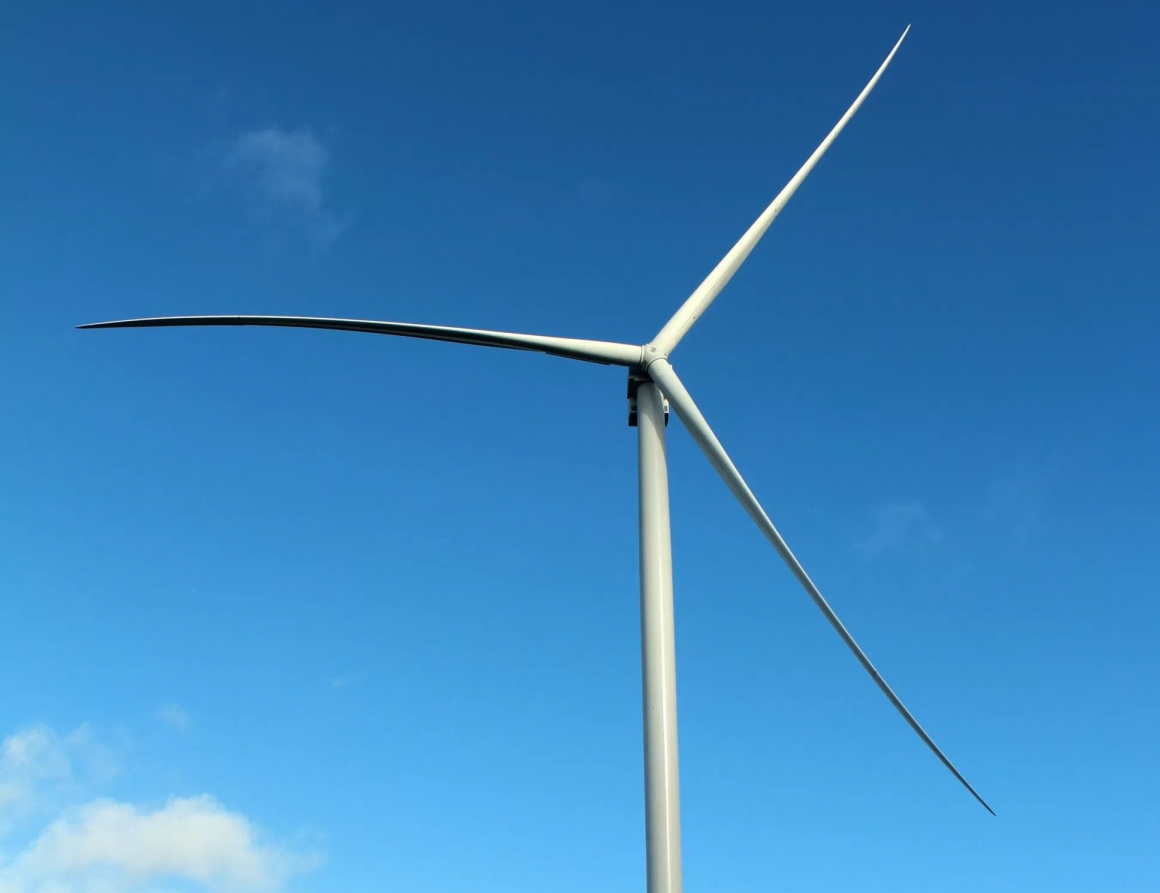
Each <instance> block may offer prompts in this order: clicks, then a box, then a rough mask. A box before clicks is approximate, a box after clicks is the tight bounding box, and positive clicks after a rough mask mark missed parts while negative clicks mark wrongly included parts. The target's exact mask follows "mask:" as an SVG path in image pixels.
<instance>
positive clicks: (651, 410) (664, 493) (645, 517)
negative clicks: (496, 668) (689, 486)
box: [637, 381, 681, 893]
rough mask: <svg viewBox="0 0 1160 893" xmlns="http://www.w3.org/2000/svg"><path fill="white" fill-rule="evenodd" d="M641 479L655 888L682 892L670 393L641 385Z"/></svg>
mask: <svg viewBox="0 0 1160 893" xmlns="http://www.w3.org/2000/svg"><path fill="white" fill-rule="evenodd" d="M637 430H638V433H639V444H640V447H639V453H638V470H639V477H640V638H641V668H642V671H643V676H644V791H645V835H646V838H645V840H646V847H647V859H648V893H681V794H680V779H679V771H678V760H677V662H676V652H675V647H674V640H673V552H672V542H671V539H670V535H669V472H668V461H667V459H666V456H665V412H664V398H663V397H662V396H661V392H660V390H659V389H658V388H657V386H656V385H655V384H653V383H652V382H651V381H645V382H641V383H640V386H639V387H638V389H637Z"/></svg>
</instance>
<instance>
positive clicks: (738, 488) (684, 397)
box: [648, 360, 995, 815]
mask: <svg viewBox="0 0 1160 893" xmlns="http://www.w3.org/2000/svg"><path fill="white" fill-rule="evenodd" d="M648 372H649V375H650V376H651V377H652V380H653V381H655V382H656V383H657V385H658V386H659V387H660V389H661V391H662V392H663V393H664V395H665V396H666V397H667V398H668V400H669V403H670V404H671V405H672V407H673V409H674V410H676V413H677V415H678V416H679V417H680V419H681V421H682V422H683V423H684V425H685V427H686V428H687V429H688V430H689V433H690V434H691V435H693V439H694V440H695V441H697V446H699V447H700V448H701V451H702V452H704V454H705V455H706V457H708V459H709V461H710V462H711V463H712V464H713V467H714V468H715V469H717V473H718V474H719V475H721V478H722V479H723V480H724V481H725V483H726V485H727V486H728V487H729V489H730V490H731V491H733V495H734V496H736V497H737V500H738V502H740V503H741V505H742V507H743V508H744V509H745V511H746V512H748V513H749V517H751V518H752V519H753V520H754V521H755V522H756V524H757V526H758V527H759V528H761V532H762V533H764V534H765V537H766V539H768V540H769V541H770V542H771V543H772V544H773V547H774V548H775V549H777V552H778V554H779V555H781V557H782V560H783V561H784V562H785V563H786V564H787V565H789V569H790V570H791V571H793V575H794V576H795V577H797V578H798V582H799V583H801V584H802V586H804V587H805V590H806V592H807V593H809V596H810V598H812V599H813V600H814V604H816V605H817V606H818V608H820V609H821V612H822V613H823V614H825V615H826V619H827V620H828V621H830V625H831V626H833V627H834V629H835V630H836V631H837V633H838V635H839V636H841V637H842V641H843V642H845V643H846V647H847V648H849V649H850V650H851V651H852V652H854V656H855V657H856V658H858V662H859V663H861V664H862V666H863V667H864V668H865V670H866V672H867V673H869V674H870V677H871V678H872V679H873V680H874V682H875V684H877V686H878V687H879V688H880V689H882V693H883V694H884V695H886V697H887V698H889V699H890V703H891V704H893V705H894V707H895V709H896V710H897V711H898V712H899V713H901V714H902V717H903V719H905V720H906V721H907V722H908V723H909V724H910V727H911V728H912V729H914V731H915V732H916V733H917V735H918V737H919V738H921V739H922V740H923V742H925V744H926V746H927V747H929V748H930V749H931V750H932V751H933V752H934V755H935V756H936V757H938V758H939V760H941V761H942V764H943V765H944V766H946V767H947V768H948V769H949V770H950V771H951V773H952V774H953V775H954V777H955V778H957V779H958V780H959V781H960V782H962V785H963V787H965V788H966V789H967V790H968V791H970V792H971V793H972V794H973V795H974V797H975V799H976V800H978V801H979V802H980V803H982V804H983V807H984V808H985V809H986V810H987V812H989V813H991V815H994V814H995V811H994V810H993V809H991V807H990V806H988V805H987V801H986V800H984V799H983V798H982V797H980V796H979V794H978V792H977V791H976V790H975V789H974V788H973V787H971V785H970V783H969V782H968V781H967V780H966V779H965V778H963V776H962V774H961V773H960V772H959V770H958V769H956V768H955V767H954V764H953V763H951V761H950V760H949V759H947V757H946V754H944V753H943V752H942V751H941V750H939V747H938V745H937V744H935V743H934V741H933V740H932V739H931V737H930V735H928V734H927V733H926V731H925V730H924V729H923V727H922V726H920V725H919V724H918V720H916V719H915V718H914V717H913V716H912V715H911V713H910V711H909V710H907V709H906V705H905V704H903V703H902V701H901V700H899V698H898V695H896V694H895V693H894V690H893V689H892V688H891V687H890V686H889V685H887V684H886V680H885V679H883V678H882V674H880V673H879V672H878V670H876V669H875V668H874V664H872V663H870V658H868V657H867V656H866V652H864V651H863V650H862V649H861V648H860V647H858V643H857V642H855V641H854V637H853V636H852V635H850V632H849V630H847V629H846V627H845V625H844V624H843V623H842V621H841V620H839V619H838V615H837V614H835V613H834V609H833V608H831V607H830V605H829V603H828V602H827V601H826V600H825V598H823V597H822V593H821V592H820V591H819V590H818V587H817V586H815V585H814V581H813V580H811V579H810V578H809V575H808V574H807V573H806V571H805V568H803V567H802V566H801V562H799V561H798V560H797V558H796V557H795V556H794V554H793V552H791V551H790V549H789V546H787V545H786V542H785V540H784V539H782V538H781V534H780V533H778V532H777V528H776V527H774V526H773V522H772V521H770V520H769V516H768V515H767V514H766V513H765V510H764V509H763V508H762V507H761V504H760V503H759V502H758V501H757V497H755V496H754V495H753V492H752V491H751V490H750V489H749V486H748V485H747V484H746V483H745V480H744V479H743V478H742V477H741V474H740V472H738V471H737V468H736V466H734V464H733V462H732V460H731V459H730V458H729V455H728V453H726V452H725V448H724V447H722V446H721V442H720V441H719V440H717V437H716V435H714V434H713V430H712V429H711V428H710V427H709V423H708V422H706V421H705V417H704V416H703V415H701V411H700V410H699V409H697V404H696V403H694V402H693V398H692V397H691V396H689V392H688V391H687V390H685V386H684V385H683V384H681V380H680V379H679V378H677V373H676V372H675V371H673V367H672V366H670V365H669V364H668V363H667V362H666V361H665V360H657V361H655V362H654V363H652V364H651V365H650V366H649V367H648Z"/></svg>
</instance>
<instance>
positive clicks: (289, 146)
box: [223, 127, 343, 245]
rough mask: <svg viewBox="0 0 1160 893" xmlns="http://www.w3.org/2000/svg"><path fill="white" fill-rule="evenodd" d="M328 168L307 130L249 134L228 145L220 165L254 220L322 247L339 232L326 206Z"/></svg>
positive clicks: (327, 156)
mask: <svg viewBox="0 0 1160 893" xmlns="http://www.w3.org/2000/svg"><path fill="white" fill-rule="evenodd" d="M330 167H331V160H330V152H329V151H328V150H327V148H326V146H324V145H323V144H322V142H321V141H320V140H319V139H318V137H317V136H315V134H314V132H313V131H312V130H311V129H310V128H308V127H302V128H299V129H297V130H283V129H281V128H278V127H267V128H265V129H263V130H251V131H248V132H246V133H243V134H241V135H240V136H239V137H237V138H236V139H235V140H233V142H231V143H230V144H229V146H228V149H227V151H226V154H225V156H224V161H223V173H224V174H225V175H226V176H227V179H228V180H229V181H230V182H233V183H234V184H236V186H237V187H238V188H239V189H240V190H241V193H242V197H243V200H244V202H245V206H246V210H247V213H248V214H249V215H250V217H251V219H252V220H253V221H254V222H256V223H259V224H262V225H265V226H275V227H289V228H292V229H298V230H301V231H303V232H305V233H306V234H307V235H309V236H310V237H311V238H312V239H315V240H316V241H317V242H318V243H319V244H321V245H328V244H330V243H331V242H333V241H334V240H335V239H336V238H338V235H339V233H341V232H342V229H343V225H342V224H341V223H340V222H339V220H338V219H337V218H336V217H335V215H334V213H333V211H332V210H331V209H330V207H329V205H328V202H327V196H326V190H325V186H326V178H327V176H328V174H329V172H330Z"/></svg>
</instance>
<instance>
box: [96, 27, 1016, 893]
mask: <svg viewBox="0 0 1160 893" xmlns="http://www.w3.org/2000/svg"><path fill="white" fill-rule="evenodd" d="M909 30H910V28H909V26H908V27H907V29H906V31H904V32H903V33H902V37H900V38H899V39H898V43H896V44H895V45H894V48H893V49H892V50H891V51H890V55H888V56H887V57H886V61H884V62H883V63H882V65H881V66H880V67H879V69H878V71H876V72H875V73H874V77H872V78H871V79H870V83H868V84H867V85H866V87H865V89H863V90H862V92H861V93H860V94H858V98H857V99H855V100H854V104H853V105H851V106H850V108H849V109H848V110H847V111H846V114H844V115H843V116H842V118H841V119H840V120H839V121H838V123H837V124H836V125H835V126H834V129H833V130H831V131H830V133H829V135H828V136H827V137H826V138H825V139H824V140H823V141H822V144H821V145H820V146H818V148H817V149H815V150H814V153H813V154H812V155H811V156H810V157H809V158H808V159H807V160H806V163H805V164H804V165H802V167H801V170H799V171H798V172H797V173H796V174H794V176H793V179H791V180H790V181H789V183H788V184H787V185H786V187H785V188H784V189H783V190H782V191H781V192H780V193H779V194H778V196H777V198H775V199H774V200H773V203H772V204H771V205H770V206H769V207H768V208H766V209H765V211H764V213H762V215H761V216H760V217H759V218H758V219H757V221H756V222H755V223H754V224H753V225H752V226H751V227H749V229H748V230H747V231H746V233H745V235H744V236H742V237H741V240H740V241H739V242H738V243H737V244H736V245H734V246H733V248H732V249H731V250H730V251H729V253H728V254H726V255H725V257H724V258H723V259H722V260H721V262H720V263H719V264H717V266H716V267H715V268H714V269H713V272H711V273H710V274H709V276H708V277H707V278H706V279H705V281H704V282H702V283H701V284H700V285H699V286H698V287H697V289H696V290H695V291H694V292H693V293H692V294H691V295H690V296H689V298H688V300H686V301H685V303H684V304H682V305H681V308H680V309H679V310H678V311H677V312H676V313H675V314H674V315H673V317H672V319H670V320H669V321H668V322H667V323H665V325H664V327H663V328H662V329H661V330H660V332H658V333H657V335H656V337H655V338H653V339H652V340H651V341H649V342H648V343H647V344H644V345H636V344H617V343H614V342H609V341H587V340H582V339H576V338H555V337H550V336H544V335H522V334H516V333H513V332H492V331H486V330H480V329H461V328H453V327H450V326H432V325H419V324H415V323H403V322H379V321H372V320H356V319H321V318H314V317H299V316H174V317H161V318H152V319H128V320H118V321H115V322H101V323H91V324H89V325H84V326H80V327H79V328H82V329H111V328H129V327H144V326H231V325H233V326H251V325H252V326H298V327H301V328H311V329H341V330H344V331H351V332H371V333H373V334H379V335H402V336H405V337H408V338H426V339H429V340H433V341H454V342H459V343H462V344H477V345H481V346H483V347H503V348H509V349H514V350H529V351H537V352H539V353H545V354H552V355H554V356H560V357H567V358H569V359H573V360H584V361H586V362H589V363H600V364H603V365H614V366H624V367H625V368H626V369H627V370H628V380H629V425H632V426H636V427H637V429H638V435H639V452H638V472H639V494H640V610H641V651H642V654H641V664H642V670H643V677H644V679H643V689H644V743H645V761H644V762H645V824H646V829H645V835H646V838H645V839H646V847H647V863H648V865H647V868H648V891H649V893H680V890H681V827H680V794H679V787H678V770H677V687H676V658H675V654H674V644H673V578H672V549H671V541H670V536H669V491H668V467H667V460H666V455H665V424H666V422H667V418H668V405H667V404H671V405H672V407H673V408H674V409H675V410H676V412H677V415H678V416H679V417H680V419H681V421H682V422H683V423H684V424H685V427H686V428H687V429H688V431H689V433H690V434H691V435H692V436H693V439H694V440H695V441H696V442H697V445H698V446H699V447H700V448H701V450H702V451H703V452H704V453H705V456H706V457H708V459H709V462H710V463H711V464H712V465H713V467H714V468H715V469H716V470H717V473H718V474H719V475H720V476H721V478H722V480H724V481H725V484H726V486H728V487H729V489H730V490H731V491H732V492H733V495H734V496H736V497H737V500H738V501H739V502H740V503H741V505H742V507H743V508H744V509H745V511H746V512H748V513H749V516H750V517H751V518H752V519H753V520H754V522H755V523H756V524H757V526H758V527H759V528H760V529H761V532H762V533H764V534H765V537H766V538H767V539H768V540H769V541H770V543H772V544H773V547H774V549H776V550H777V553H778V554H779V555H780V556H781V558H782V560H783V561H784V562H785V563H786V564H787V565H788V566H789V569H790V570H791V571H792V572H793V575H794V576H795V577H797V579H798V582H799V583H801V585H802V586H803V587H804V588H805V590H806V592H807V593H808V594H809V596H810V598H812V599H813V601H814V604H816V605H817V606H818V608H819V609H820V610H821V612H822V613H823V614H824V615H825V616H826V619H827V620H828V621H829V622H830V625H831V626H833V627H834V629H835V631H837V633H838V635H839V636H841V637H842V641H843V642H845V643H846V647H847V648H849V649H850V651H852V652H853V653H854V656H855V657H856V658H857V659H858V662H859V663H860V664H862V666H863V668H864V669H865V670H866V672H867V673H869V674H870V677H871V678H872V679H873V680H874V682H875V684H876V685H877V686H878V687H879V688H880V689H882V693H883V694H885V695H886V697H887V698H888V699H889V700H890V703H891V704H893V705H894V708H895V709H896V710H897V711H898V712H899V713H901V714H902V717H903V719H905V720H906V722H907V723H908V724H909V725H910V727H911V728H912V729H914V731H915V733H916V734H917V735H918V737H919V738H921V739H922V740H923V742H924V743H925V744H926V746H927V747H929V748H930V749H931V751H933V752H934V755H935V756H937V757H938V758H939V760H940V761H941V762H942V764H943V765H944V766H946V768H947V769H949V770H950V772H951V773H952V774H953V775H954V777H955V778H957V779H958V780H959V782H961V783H962V785H963V786H964V787H965V788H966V789H967V790H968V791H970V792H971V794H973V795H974V797H975V799H976V800H978V801H979V803H981V804H982V805H983V806H984V807H985V808H986V809H987V811H988V812H990V813H991V814H992V815H994V811H993V810H992V809H991V807H989V806H987V803H986V801H984V800H983V798H982V797H980V796H979V794H978V792H976V791H975V789H974V788H973V787H971V785H970V783H969V782H968V781H967V780H966V779H965V778H964V777H963V776H962V774H960V772H959V771H958V769H956V768H955V767H954V765H953V764H952V763H951V761H950V760H949V759H947V757H946V755H945V754H944V753H943V752H942V750H940V749H939V747H938V745H937V744H935V743H934V741H933V740H932V739H931V737H930V736H929V735H928V734H927V733H926V731H925V730H924V729H923V728H922V726H920V725H919V724H918V721H917V720H916V719H915V718H914V717H913V716H912V715H911V713H910V711H909V710H907V709H906V706H905V705H904V704H903V703H902V701H901V700H899V698H898V696H897V695H896V694H895V693H894V691H893V689H891V688H890V686H889V685H887V684H886V680H885V679H883V678H882V675H881V674H880V673H879V672H878V670H876V669H875V668H874V665H873V664H872V663H871V662H870V658H868V657H867V656H866V654H865V652H864V651H863V650H862V649H861V648H860V647H859V646H858V643H857V642H855V641H854V637H853V636H852V635H850V632H849V631H848V630H847V629H846V627H845V625H844V624H843V623H842V621H841V620H839V619H838V615H837V614H835V613H834V610H833V608H831V607H830V605H829V603H828V602H827V601H826V600H825V598H824V597H823V596H822V593H821V592H820V591H819V590H818V587H817V586H815V585H814V582H813V580H811V579H810V577H809V575H808V574H806V571H805V568H803V567H802V565H801V563H800V562H799V561H798V560H797V558H796V557H794V554H793V552H791V551H790V548H789V546H787V545H786V542H785V540H784V539H782V536H781V534H780V533H778V531H777V528H776V527H774V526H773V522H772V521H770V520H769V516H768V515H766V513H765V510H764V509H763V508H762V507H761V504H760V503H759V502H758V501H757V498H756V497H755V496H754V495H753V493H752V491H750V489H749V487H748V486H747V485H746V483H745V480H744V479H743V478H742V477H741V474H740V473H739V472H738V471H737V468H736V467H735V466H734V465H733V462H732V460H731V459H730V458H729V455H728V454H727V453H726V452H725V449H724V448H723V447H722V446H721V443H720V441H718V440H717V437H716V435H714V433H713V430H712V429H711V428H710V427H709V423H708V422H706V421H705V417H704V416H703V415H702V414H701V410H700V409H698V408H697V404H696V403H694V402H693V398H692V397H691V396H690V395H689V392H688V391H687V390H686V389H685V386H684V385H683V384H682V383H681V380H680V379H679V378H678V377H677V373H676V372H675V371H674V369H673V367H672V366H671V365H670V364H669V355H670V354H671V353H672V352H673V350H674V348H676V346H677V345H678V344H679V343H680V341H681V339H682V338H683V337H684V336H685V334H686V333H687V332H688V331H689V329H690V328H691V327H692V325H693V323H695V322H696V321H697V320H698V319H699V318H700V317H701V315H702V314H703V313H704V312H705V310H707V309H708V307H709V305H710V304H711V303H712V302H713V299H714V298H716V297H717V295H718V293H719V292H720V291H721V289H723V288H724V287H725V285H726V283H728V282H729V280H730V279H731V278H732V276H733V274H734V273H735V272H737V269H738V267H740V266H741V264H742V262H744V260H745V258H746V257H748V255H749V252H750V251H752V250H753V247H754V245H756V244H757V242H758V241H759V240H760V239H761V237H762V236H763V235H764V234H765V231H766V230H767V229H768V228H769V225H770V224H771V223H772V222H773V219H774V218H775V217H777V215H778V213H780V211H781V209H782V208H783V207H785V204H786V202H788V201H789V200H790V198H791V197H792V196H793V194H794V192H796V191H797V188H798V186H800V185H801V183H802V181H803V180H804V179H805V178H806V176H807V175H808V174H809V172H810V171H811V170H813V168H814V165H816V164H817V163H818V160H819V159H820V158H821V157H822V155H823V154H824V153H825V151H826V150H827V149H828V148H829V147H830V144H831V143H832V142H833V141H834V139H835V138H836V137H837V135H838V134H839V133H840V132H841V131H842V128H843V127H845V126H846V123H847V122H848V121H849V120H850V118H851V117H853V115H854V113H855V112H856V111H857V110H858V108H859V106H861V105H862V102H863V101H864V100H865V99H866V97H867V96H868V95H869V93H870V91H871V90H872V89H874V85H875V84H877V83H878V79H879V78H880V77H882V73H883V72H884V71H885V70H886V67H887V66H888V65H889V64H890V61H891V60H892V59H893V58H894V54H895V53H897V52H898V48H899V46H901V45H902V41H903V40H904V39H905V38H906V34H907V32H908V31H909ZM666 398H667V403H666Z"/></svg>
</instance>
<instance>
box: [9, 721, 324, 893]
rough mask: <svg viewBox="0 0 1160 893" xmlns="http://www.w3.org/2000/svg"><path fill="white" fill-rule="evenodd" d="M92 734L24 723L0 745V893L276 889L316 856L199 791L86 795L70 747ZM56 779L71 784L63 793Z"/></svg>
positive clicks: (258, 892)
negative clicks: (137, 797) (132, 796)
mask: <svg viewBox="0 0 1160 893" xmlns="http://www.w3.org/2000/svg"><path fill="white" fill-rule="evenodd" d="M91 739H92V735H91V733H90V732H89V731H88V729H87V727H82V729H81V730H78V732H77V733H73V734H72V735H69V736H68V737H66V738H61V737H60V736H58V735H57V734H56V733H55V732H54V731H53V730H52V729H50V728H48V727H46V726H32V727H29V728H26V729H22V730H20V731H18V732H17V733H15V734H14V735H12V736H10V737H9V738H7V739H6V740H5V741H4V742H3V744H2V745H0V790H2V791H4V792H5V793H4V795H3V800H0V893H111V891H130V890H140V891H145V890H154V889H158V888H159V885H163V886H164V888H165V889H173V885H174V884H177V885H179V889H182V890H188V891H191V893H193V891H231V893H277V891H280V890H282V889H283V886H284V885H285V883H286V882H287V881H288V880H289V879H291V878H292V877H294V876H296V875H299V874H302V873H305V872H307V871H310V870H312V869H314V868H315V867H317V866H318V865H319V864H321V858H320V857H319V856H318V855H317V854H315V853H310V852H299V851H295V850H291V849H288V848H286V847H284V846H280V845H278V844H275V843H271V842H269V841H268V840H266V839H265V836H264V835H263V834H262V833H261V832H260V831H259V830H258V829H257V828H256V827H255V826H254V824H253V823H252V822H251V821H250V820H249V819H248V818H247V817H246V816H244V815H242V814H241V813H238V812H233V811H231V810H228V809H226V808H225V807H224V806H222V805H221V804H220V803H219V802H218V801H217V800H216V799H215V798H213V797H211V796H209V795H206V794H202V795H200V796H194V797H170V798H169V799H167V800H165V801H164V803H162V804H144V805H142V804H135V803H125V802H120V801H117V800H112V799H107V798H97V799H90V798H91V796H92V793H91V792H90V791H88V790H87V789H88V788H89V787H90V784H89V783H87V782H86V781H85V780H84V779H83V778H82V777H81V776H80V775H78V773H77V772H76V771H75V769H76V764H77V759H76V752H77V751H82V750H84V749H85V748H87V747H89V746H90V744H91ZM64 782H69V783H70V784H71V786H70V787H69V788H68V790H67V792H66V793H67V795H68V797H69V799H68V800H67V802H61V797H60V795H61V791H62V789H63V788H62V785H63V783H64ZM37 817H39V821H37ZM46 817H47V819H48V820H47V822H45V819H46ZM34 822H35V824H33V823H34ZM30 824H33V827H32V828H31V829H30V828H28V827H27V826H28V825H30ZM38 826H39V827H38ZM13 838H16V839H15V840H14V839H13ZM21 841H23V843H21ZM14 844H15V845H14Z"/></svg>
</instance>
